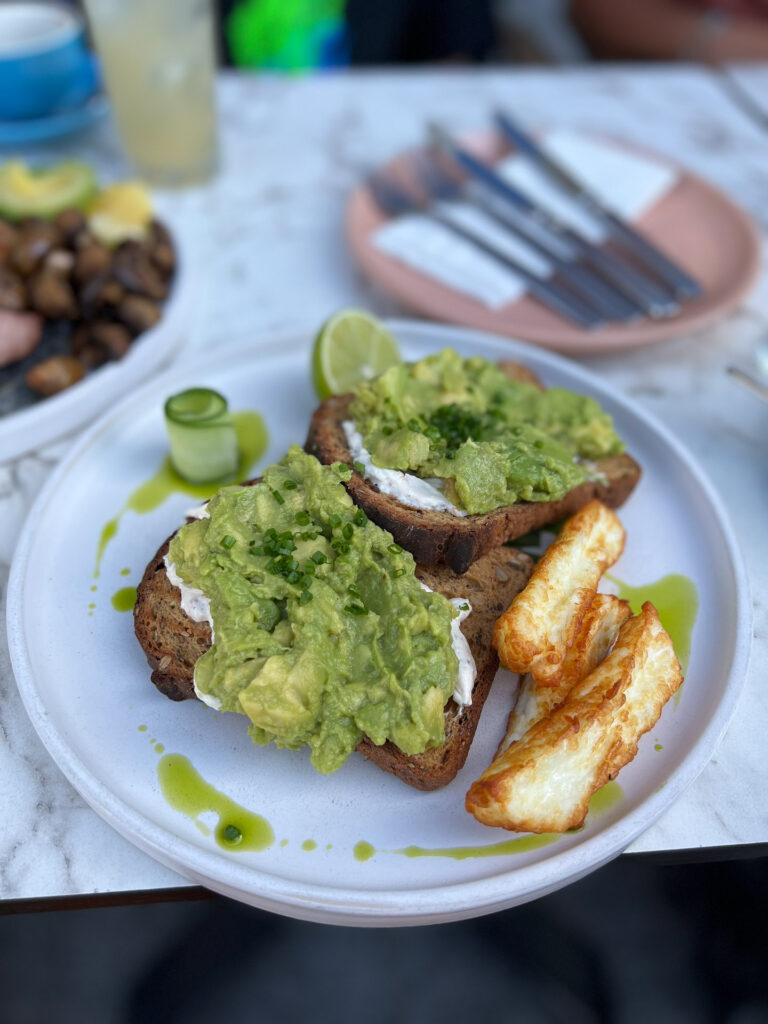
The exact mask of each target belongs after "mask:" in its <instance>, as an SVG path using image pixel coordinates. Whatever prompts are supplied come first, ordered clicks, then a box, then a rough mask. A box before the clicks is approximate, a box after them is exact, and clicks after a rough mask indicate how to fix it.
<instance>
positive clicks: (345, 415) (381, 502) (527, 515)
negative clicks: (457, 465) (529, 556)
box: [305, 362, 641, 573]
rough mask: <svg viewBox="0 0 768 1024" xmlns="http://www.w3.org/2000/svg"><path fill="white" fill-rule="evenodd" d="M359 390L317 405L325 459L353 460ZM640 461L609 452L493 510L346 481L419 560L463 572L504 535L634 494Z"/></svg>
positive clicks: (318, 438) (520, 369)
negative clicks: (530, 496)
mask: <svg viewBox="0 0 768 1024" xmlns="http://www.w3.org/2000/svg"><path fill="white" fill-rule="evenodd" d="M499 369H500V370H502V372H503V373H504V374H505V375H506V376H507V377H508V378H509V379H511V380H514V381H523V382H526V383H528V384H533V385H535V386H536V387H537V388H539V389H540V390H542V391H543V390H544V389H543V387H542V385H541V384H540V382H539V381H538V379H537V378H536V377H535V375H534V374H532V373H531V371H530V370H528V369H527V368H526V367H524V366H521V365H519V364H517V363H511V362H503V363H500V364H499ZM353 400H354V395H353V394H347V395H334V396H332V397H331V398H327V399H326V400H325V401H323V402H322V403H321V404H320V406H319V407H318V408H317V409H316V410H315V412H314V414H313V416H312V420H311V422H310V427H309V433H308V436H307V441H306V445H305V447H306V450H307V451H308V452H310V453H311V454H312V455H315V456H316V457H317V458H318V459H319V460H320V461H321V462H324V463H331V462H345V463H346V464H347V465H350V466H352V465H354V458H353V455H352V453H351V452H350V449H349V445H348V440H347V434H346V433H345V429H344V423H345V422H346V421H349V420H350V418H351V415H350V407H351V405H352V403H353ZM640 472H641V471H640V467H639V465H638V464H637V462H635V460H634V459H633V458H632V457H631V456H630V455H628V454H626V453H622V454H614V455H606V456H604V457H602V458H599V459H596V460H594V462H593V463H592V465H591V473H590V478H589V479H587V480H584V481H583V482H580V483H578V484H577V485H576V486H574V487H573V488H571V489H570V490H569V491H568V492H567V493H565V494H563V495H561V496H559V497H557V498H555V499H554V500H550V501H517V502H515V503H514V504H512V505H506V506H502V507H499V508H494V509H493V510H492V511H489V512H482V513H476V514H471V515H456V514H454V513H453V512H451V511H445V510H443V509H438V508H431V509H424V508H417V507H415V506H413V505H408V504H405V502H404V501H403V500H401V498H398V497H395V496H393V495H391V494H387V493H385V492H384V491H382V490H380V489H379V488H378V487H377V485H376V484H375V483H373V482H372V481H371V480H370V479H368V478H367V477H366V476H365V475H364V474H363V473H361V472H359V471H358V470H357V469H355V470H354V472H353V473H352V476H351V477H350V479H349V481H348V482H347V485H346V486H347V489H348V491H349V493H350V495H351V496H352V498H353V500H354V502H355V503H356V504H357V505H359V506H360V507H361V508H363V509H364V510H365V512H366V514H367V515H368V516H369V517H370V518H371V519H372V520H373V521H374V522H375V523H377V524H378V525H379V526H381V527H383V528H384V529H385V530H388V531H389V532H390V533H391V534H392V535H393V537H394V538H395V540H396V541H397V543H398V544H401V545H402V546H403V547H404V548H406V549H407V550H408V551H410V552H411V553H412V554H413V556H414V558H415V559H416V561H417V562H418V563H419V564H420V565H425V566H427V565H428V566H437V565H440V564H447V565H448V566H449V567H450V568H451V569H452V570H453V571H454V572H457V573H463V572H466V571H467V569H468V568H469V566H470V565H471V564H472V563H473V562H474V561H475V560H476V559H477V558H479V557H481V556H482V555H484V554H485V553H487V552H488V551H491V550H492V549H493V548H495V547H498V546H499V545H501V544H504V543H505V542H506V541H510V540H515V539H516V538H518V537H522V536H524V535H525V534H527V533H530V532H531V531H533V530H537V529H539V528H540V527H542V526H546V525H548V524H551V523H556V522H559V521H561V520H562V519H565V518H566V517H567V516H569V515H572V514H573V513H574V512H576V511H578V509H580V508H581V507H582V506H583V505H585V504H586V503H587V502H588V501H590V500H591V499H593V498H598V499H599V500H600V501H602V502H603V503H604V504H606V505H608V506H609V507H611V508H616V507H618V506H619V505H621V504H622V503H623V502H624V501H626V499H627V498H628V497H629V495H630V493H631V492H632V490H633V489H634V487H635V485H636V484H637V482H638V480H639V479H640Z"/></svg>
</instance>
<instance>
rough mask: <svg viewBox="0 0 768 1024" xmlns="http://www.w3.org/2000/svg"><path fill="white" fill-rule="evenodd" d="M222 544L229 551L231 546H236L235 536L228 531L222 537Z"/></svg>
mask: <svg viewBox="0 0 768 1024" xmlns="http://www.w3.org/2000/svg"><path fill="white" fill-rule="evenodd" d="M221 546H222V547H223V548H226V549H227V551H229V549H230V548H233V547H234V546H235V538H234V537H233V536H232V535H231V534H229V533H228V534H227V535H226V536H225V537H222V538H221Z"/></svg>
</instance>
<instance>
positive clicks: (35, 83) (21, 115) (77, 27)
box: [0, 0, 97, 121]
mask: <svg viewBox="0 0 768 1024" xmlns="http://www.w3.org/2000/svg"><path fill="white" fill-rule="evenodd" d="M96 84H97V83H96V73H95V69H94V63H93V58H92V56H91V54H90V53H89V51H88V47H87V45H86V40H85V25H84V22H83V19H82V17H81V15H80V14H79V13H78V11H76V10H75V9H74V8H72V7H69V6H67V5H66V4H63V3H55V2H51V3H48V2H44V0H27V2H21V0H20V2H16V0H10V2H8V0H5V2H1V3H0V120H6V121H10V120H23V119H30V118H40V117H45V116H46V115H48V114H52V113H54V112H56V111H58V110H61V109H65V108H67V107H73V106H77V105H78V104H80V103H84V102H85V101H86V100H87V99H88V97H89V96H90V95H91V94H92V93H93V92H94V91H95V89H96Z"/></svg>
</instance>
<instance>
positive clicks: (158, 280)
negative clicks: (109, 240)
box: [112, 242, 168, 301]
mask: <svg viewBox="0 0 768 1024" xmlns="http://www.w3.org/2000/svg"><path fill="white" fill-rule="evenodd" d="M112 273H113V274H114V275H115V277H116V278H117V280H118V281H119V282H120V284H122V285H123V286H124V287H125V289H126V291H129V292H134V293H135V294H136V295H146V296H147V298H149V299H156V300H158V301H159V300H160V299H164V298H165V297H166V295H167V294H168V285H167V284H166V283H165V281H164V280H163V278H162V276H161V275H160V274H159V273H158V271H157V268H156V267H154V266H153V265H152V262H151V260H150V258H149V256H148V254H147V253H146V252H145V251H144V250H143V249H142V247H141V245H140V244H139V243H138V242H123V243H122V245H119V246H118V247H117V249H115V252H114V256H113V257H112Z"/></svg>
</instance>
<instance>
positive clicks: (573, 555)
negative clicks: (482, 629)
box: [493, 501, 624, 686]
mask: <svg viewBox="0 0 768 1024" xmlns="http://www.w3.org/2000/svg"><path fill="white" fill-rule="evenodd" d="M623 549H624V527H623V526H622V525H621V523H620V522H619V520H618V518H617V516H616V515H615V513H614V512H612V511H611V510H610V509H609V508H607V507H606V506H605V505H603V504H602V502H599V501H590V502H589V503H588V504H587V505H585V506H584V508H582V509H581V510H580V511H579V512H577V513H576V515H575V516H572V517H571V518H570V519H569V520H568V521H567V522H566V523H565V525H564V526H563V528H562V530H561V531H560V533H559V535H558V536H557V538H556V539H555V540H554V541H553V542H552V544H551V545H550V546H549V548H548V550H547V552H546V554H545V555H544V557H543V558H542V559H541V561H540V562H539V563H538V564H537V565H536V567H535V568H534V570H533V573H532V574H531V578H530V580H529V581H528V584H527V585H526V587H525V588H524V589H523V590H522V591H521V592H520V593H519V594H518V595H517V597H516V598H515V599H514V601H513V602H512V604H511V605H510V607H509V608H508V609H507V611H506V612H504V614H503V615H502V616H501V618H500V619H499V620H498V622H497V623H496V628H495V630H494V636H493V645H494V647H495V648H496V650H497V651H498V654H499V660H500V661H501V664H502V665H503V666H504V667H505V668H508V669H511V670H512V671H513V672H519V673H520V674H524V673H526V672H530V674H531V676H532V677H533V681H534V683H536V685H537V686H557V684H558V683H559V682H560V679H561V678H562V673H563V660H564V658H565V652H566V651H567V650H568V648H569V647H571V646H573V643H574V640H575V639H576V634H577V633H578V630H579V626H580V625H581V620H582V619H583V618H584V615H585V614H586V611H587V609H588V608H589V606H590V605H591V604H592V601H593V600H594V597H595V594H596V593H597V585H598V583H599V582H600V577H601V576H602V575H603V573H604V572H605V570H606V569H607V568H608V567H609V566H611V565H613V563H614V562H615V561H616V559H617V558H618V557H619V555H620V554H621V552H622V550H623Z"/></svg>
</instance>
